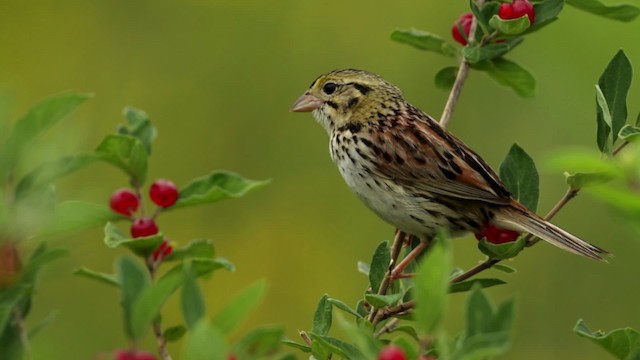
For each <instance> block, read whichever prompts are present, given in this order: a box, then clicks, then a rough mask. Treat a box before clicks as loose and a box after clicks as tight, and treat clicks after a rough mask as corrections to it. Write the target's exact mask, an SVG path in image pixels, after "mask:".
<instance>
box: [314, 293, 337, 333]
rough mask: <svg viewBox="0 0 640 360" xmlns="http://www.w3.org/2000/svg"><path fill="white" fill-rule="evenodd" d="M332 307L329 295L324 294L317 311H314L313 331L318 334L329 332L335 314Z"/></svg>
mask: <svg viewBox="0 0 640 360" xmlns="http://www.w3.org/2000/svg"><path fill="white" fill-rule="evenodd" d="M332 309H333V308H332V306H331V302H330V301H329V295H327V294H324V295H323V296H322V297H321V298H320V301H319V302H318V306H316V311H315V312H314V313H313V324H311V332H313V333H315V334H318V335H327V334H328V333H329V329H331V320H332V316H333V314H332Z"/></svg>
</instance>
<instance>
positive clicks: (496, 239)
mask: <svg viewBox="0 0 640 360" xmlns="http://www.w3.org/2000/svg"><path fill="white" fill-rule="evenodd" d="M475 236H476V239H478V241H480V240H482V239H483V238H487V241H488V242H490V243H492V244H504V243H508V242H512V241H516V239H517V238H518V236H520V233H519V232H517V231H511V230H506V229H500V228H498V227H496V226H495V225H493V224H487V225H485V227H483V228H482V230H480V232H478V233H476V234H475Z"/></svg>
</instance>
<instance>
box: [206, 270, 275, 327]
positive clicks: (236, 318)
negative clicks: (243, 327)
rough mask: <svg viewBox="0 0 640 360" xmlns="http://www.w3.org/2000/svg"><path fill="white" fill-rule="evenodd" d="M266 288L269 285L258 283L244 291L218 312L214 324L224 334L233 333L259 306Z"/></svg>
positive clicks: (262, 282)
mask: <svg viewBox="0 0 640 360" xmlns="http://www.w3.org/2000/svg"><path fill="white" fill-rule="evenodd" d="M266 288H267V285H266V283H265V282H264V281H258V282H256V283H254V284H253V285H251V286H249V287H248V288H246V289H245V290H243V291H242V292H241V293H240V295H238V296H236V297H235V298H234V299H233V300H231V302H230V303H229V304H228V305H227V306H225V307H224V308H223V309H222V310H220V312H218V314H217V315H216V316H215V317H214V318H213V324H214V325H215V326H216V327H217V328H218V329H220V331H222V333H223V334H229V333H231V331H232V330H233V329H235V328H236V327H237V326H238V325H240V323H241V322H242V321H243V320H244V319H246V318H247V317H248V316H249V314H250V312H251V311H252V310H253V309H255V308H256V306H258V303H259V302H260V300H261V299H262V296H263V295H264V291H265V290H266Z"/></svg>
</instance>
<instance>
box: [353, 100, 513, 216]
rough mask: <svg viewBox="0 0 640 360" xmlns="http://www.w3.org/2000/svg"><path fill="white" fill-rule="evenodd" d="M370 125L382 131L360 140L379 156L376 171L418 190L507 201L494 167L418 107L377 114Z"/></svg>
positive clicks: (494, 202) (458, 196) (457, 196)
mask: <svg viewBox="0 0 640 360" xmlns="http://www.w3.org/2000/svg"><path fill="white" fill-rule="evenodd" d="M380 115H381V114H380ZM371 125H372V126H374V127H381V128H380V129H378V130H380V131H373V132H370V133H369V136H370V137H371V139H370V141H366V140H365V141H364V143H365V145H367V146H369V147H370V148H371V151H372V152H373V155H375V159H377V160H376V161H375V166H374V168H375V171H376V172H378V173H379V175H381V176H384V177H386V178H390V179H393V180H395V181H398V182H400V183H403V184H405V185H407V188H410V187H413V188H415V189H416V190H417V191H427V192H433V193H435V194H439V195H445V196H450V197H453V198H461V199H469V200H479V201H484V202H488V203H492V204H509V203H510V201H511V194H510V193H509V191H508V190H507V189H506V188H505V186H504V184H503V183H502V181H501V180H500V178H499V177H498V175H497V174H496V173H495V172H494V171H493V169H491V167H490V166H489V165H487V163H486V162H485V161H484V160H482V158H481V157H480V156H479V155H478V154H476V153H475V152H474V151H473V150H471V149H470V148H469V147H468V146H467V145H465V144H464V143H463V142H462V141H461V140H459V139H458V138H456V137H455V136H453V135H451V134H450V133H448V132H447V131H445V130H444V129H442V127H440V125H439V124H438V123H437V122H436V121H435V120H433V119H432V118H431V117H429V115H427V114H425V113H424V112H422V111H421V110H420V109H418V108H416V107H413V106H411V105H409V106H407V107H406V108H404V109H401V110H398V112H397V113H396V114H394V115H388V116H383V115H381V117H380V116H379V119H378V121H377V122H374V123H372V124H371ZM367 143H369V144H367Z"/></svg>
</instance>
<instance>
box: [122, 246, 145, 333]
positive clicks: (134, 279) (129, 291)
mask: <svg viewBox="0 0 640 360" xmlns="http://www.w3.org/2000/svg"><path fill="white" fill-rule="evenodd" d="M116 268H117V274H118V283H120V285H121V288H122V300H121V301H120V305H122V310H123V314H124V319H125V330H126V332H127V336H128V337H129V338H130V339H136V338H137V336H134V334H135V332H134V331H133V325H132V322H133V321H132V311H133V305H134V302H135V301H136V300H137V299H138V297H139V296H140V294H141V293H142V292H143V291H144V290H145V289H147V288H148V287H149V276H148V275H147V272H146V270H145V268H144V267H143V266H142V265H140V264H139V263H138V262H137V261H135V260H133V259H132V258H130V257H128V256H123V257H121V258H120V259H119V260H118V261H117V263H116Z"/></svg>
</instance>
